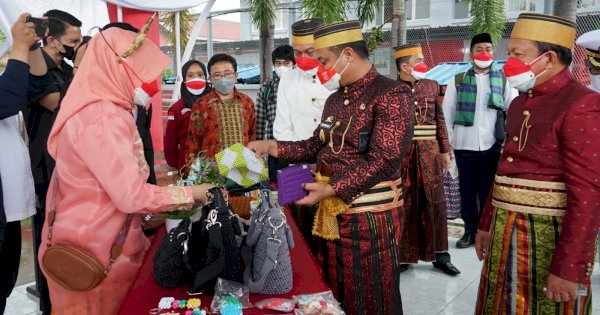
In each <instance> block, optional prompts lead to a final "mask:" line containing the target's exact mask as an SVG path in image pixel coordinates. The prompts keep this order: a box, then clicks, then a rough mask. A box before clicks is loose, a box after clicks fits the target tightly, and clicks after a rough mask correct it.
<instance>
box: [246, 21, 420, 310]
mask: <svg viewBox="0 0 600 315" xmlns="http://www.w3.org/2000/svg"><path fill="white" fill-rule="evenodd" d="M314 37H315V47H316V49H317V55H318V57H319V61H320V62H321V67H320V70H319V71H318V77H319V80H320V81H321V82H322V83H323V85H324V86H325V87H327V88H328V89H330V90H336V89H337V91H336V92H335V93H333V94H331V96H329V98H328V99H327V101H326V103H325V107H324V110H323V115H322V118H321V123H320V124H319V127H317V129H316V130H315V132H314V133H313V136H312V137H311V138H309V139H307V140H304V141H296V142H292V141H279V142H277V141H273V140H268V141H257V142H251V143H250V144H248V147H249V148H250V149H252V150H254V152H256V154H257V155H258V156H262V155H266V154H269V155H271V156H273V157H277V158H278V159H280V160H283V161H284V162H288V163H299V162H308V163H315V162H316V164H317V170H318V173H317V174H316V181H317V182H316V183H309V184H304V189H306V190H307V191H308V196H306V197H305V198H303V199H301V200H299V201H298V202H297V204H299V205H307V206H309V205H313V204H315V203H319V210H318V211H317V213H316V216H315V217H316V219H315V223H314V225H313V230H312V233H313V235H315V236H318V237H319V238H317V240H318V244H317V247H318V249H317V259H318V260H319V261H320V262H321V263H322V265H323V272H324V277H325V280H326V282H327V284H328V285H329V286H330V287H331V289H332V290H333V293H334V295H335V297H336V298H337V299H338V300H339V301H340V302H341V303H342V307H343V309H344V311H346V313H347V314H349V315H354V314H394V315H396V314H402V300H401V297H400V288H399V282H400V269H399V268H400V259H399V258H400V238H401V236H402V224H403V222H402V221H403V214H402V212H403V211H402V208H403V206H402V205H403V197H402V187H401V186H402V181H401V178H400V175H401V174H400V163H401V161H402V157H403V156H404V155H405V153H406V148H407V146H408V143H409V141H410V139H411V137H412V134H413V126H414V106H413V105H412V104H411V103H409V102H408V97H409V95H408V93H406V92H403V91H402V89H401V87H400V83H399V82H397V81H394V80H390V79H388V78H386V77H384V76H382V75H380V74H379V73H377V71H376V70H375V67H373V65H372V64H371V63H370V61H369V57H368V56H369V53H368V50H367V48H366V45H365V43H364V40H363V37H362V31H361V25H360V23H359V22H358V21H347V22H340V23H334V24H330V25H324V26H321V27H319V28H317V29H316V30H315V32H314Z"/></svg>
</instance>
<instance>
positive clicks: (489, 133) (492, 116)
mask: <svg viewBox="0 0 600 315" xmlns="http://www.w3.org/2000/svg"><path fill="white" fill-rule="evenodd" d="M475 79H476V81H477V98H476V102H475V119H474V120H473V126H470V127H467V126H463V125H454V118H455V115H456V106H457V104H458V97H457V91H456V85H455V83H454V77H452V78H451V79H450V80H449V81H448V86H447V87H446V94H445V95H444V101H443V103H442V108H443V110H444V118H445V120H446V129H448V140H449V141H450V144H451V145H452V148H453V149H454V150H469V151H485V150H489V149H490V148H491V147H492V146H493V145H494V143H496V137H494V126H495V124H496V117H497V110H495V109H492V108H488V99H489V94H490V93H491V88H490V76H489V73H486V74H478V73H475ZM518 94H519V92H518V91H517V90H516V89H513V88H511V87H510V85H509V84H508V82H506V87H505V89H504V108H505V110H508V105H509V104H510V102H512V100H513V99H514V98H515V97H517V95H518Z"/></svg>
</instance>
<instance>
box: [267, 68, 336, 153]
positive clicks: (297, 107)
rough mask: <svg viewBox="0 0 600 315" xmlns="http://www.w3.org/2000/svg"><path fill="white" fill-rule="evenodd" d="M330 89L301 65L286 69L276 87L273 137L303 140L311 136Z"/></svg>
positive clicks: (319, 118)
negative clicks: (307, 72)
mask: <svg viewBox="0 0 600 315" xmlns="http://www.w3.org/2000/svg"><path fill="white" fill-rule="evenodd" d="M331 93H333V92H332V91H329V90H328V89H326V88H325V87H324V86H323V85H321V82H319V79H318V78H317V77H316V76H314V77H313V76H308V75H307V74H306V73H304V72H303V71H302V70H300V69H299V68H294V69H292V70H291V71H288V72H285V73H284V74H283V76H282V78H281V79H280V80H279V88H278V90H277V110H276V112H275V122H274V123H273V137H275V139H276V140H278V141H301V140H306V139H308V138H310V137H312V135H313V132H314V131H315V129H317V126H318V125H319V123H320V122H321V115H322V114H323V107H324V106H325V101H326V100H327V98H328V97H329V95H331Z"/></svg>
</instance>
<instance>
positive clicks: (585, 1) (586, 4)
mask: <svg viewBox="0 0 600 315" xmlns="http://www.w3.org/2000/svg"><path fill="white" fill-rule="evenodd" d="M593 7H600V0H581V2H580V5H579V8H580V9H588V8H593Z"/></svg>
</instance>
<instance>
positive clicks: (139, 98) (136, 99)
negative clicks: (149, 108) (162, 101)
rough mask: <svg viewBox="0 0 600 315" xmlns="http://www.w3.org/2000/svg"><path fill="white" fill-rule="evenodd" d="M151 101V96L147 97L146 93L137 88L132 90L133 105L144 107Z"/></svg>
mask: <svg viewBox="0 0 600 315" xmlns="http://www.w3.org/2000/svg"><path fill="white" fill-rule="evenodd" d="M151 99H152V96H150V95H148V93H146V91H144V90H142V88H141V87H137V88H135V90H134V96H133V104H135V105H137V106H146V104H148V102H150V100H151Z"/></svg>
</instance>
